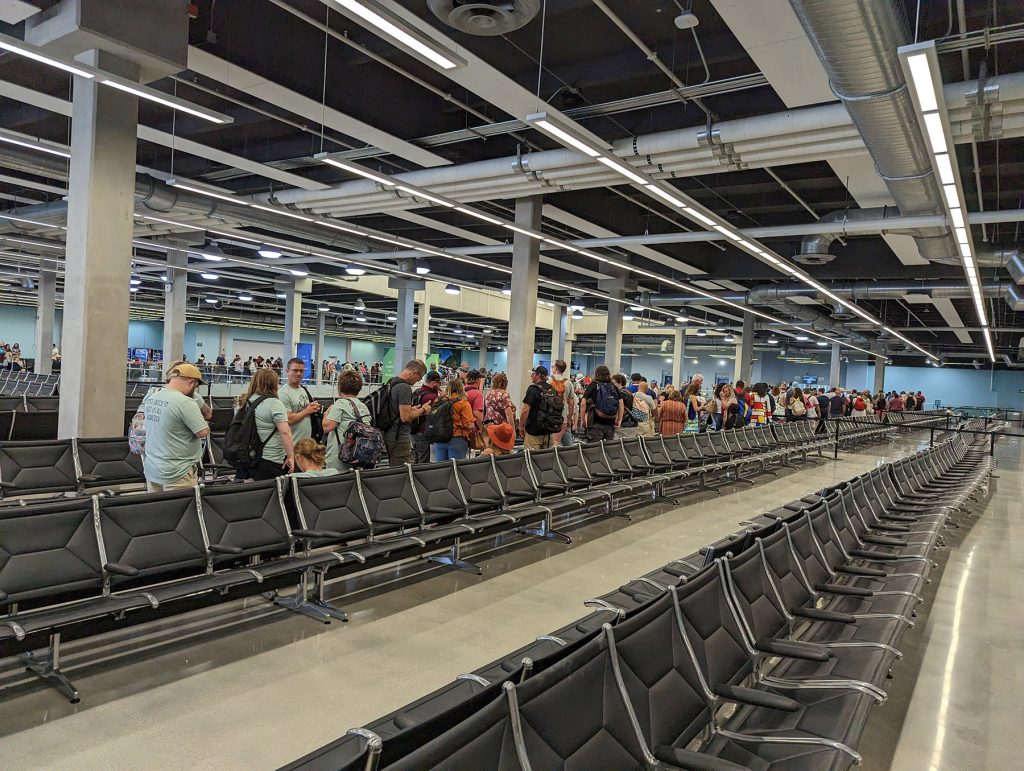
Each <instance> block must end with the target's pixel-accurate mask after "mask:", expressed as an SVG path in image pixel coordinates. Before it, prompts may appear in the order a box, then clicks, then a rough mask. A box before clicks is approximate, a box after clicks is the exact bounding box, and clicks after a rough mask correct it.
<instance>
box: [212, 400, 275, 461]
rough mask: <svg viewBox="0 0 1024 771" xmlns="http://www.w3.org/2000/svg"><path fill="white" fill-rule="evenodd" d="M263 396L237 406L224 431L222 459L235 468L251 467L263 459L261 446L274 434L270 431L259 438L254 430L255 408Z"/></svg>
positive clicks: (265, 444) (264, 445)
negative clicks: (262, 437)
mask: <svg viewBox="0 0 1024 771" xmlns="http://www.w3.org/2000/svg"><path fill="white" fill-rule="evenodd" d="M263 398H264V397H262V396H260V397H257V398H256V399H251V400H249V401H247V402H246V403H245V404H243V405H242V406H241V407H239V408H238V411H237V412H235V415H234V417H232V418H231V425H229V426H228V430H227V431H226V432H225V433H224V460H226V461H227V462H228V463H230V464H231V465H232V466H234V467H235V468H236V469H237V468H252V467H253V466H255V465H256V464H257V463H259V462H260V461H261V460H262V459H263V448H264V447H266V446H267V442H269V441H270V439H271V437H273V436H274V432H273V431H271V432H270V434H269V435H268V436H267V438H266V439H260V434H259V431H257V430H256V408H257V407H258V406H259V403H260V402H262V401H263Z"/></svg>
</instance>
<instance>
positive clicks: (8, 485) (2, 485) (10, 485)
mask: <svg viewBox="0 0 1024 771" xmlns="http://www.w3.org/2000/svg"><path fill="white" fill-rule="evenodd" d="M17 489H18V486H17V485H16V484H14V482H0V490H17Z"/></svg>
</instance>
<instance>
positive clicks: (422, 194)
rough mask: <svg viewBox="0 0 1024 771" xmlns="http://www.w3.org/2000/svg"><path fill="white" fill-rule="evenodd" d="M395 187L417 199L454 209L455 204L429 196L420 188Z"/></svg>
mask: <svg viewBox="0 0 1024 771" xmlns="http://www.w3.org/2000/svg"><path fill="white" fill-rule="evenodd" d="M396 187H397V188H398V189H399V190H401V191H402V192H404V193H408V194H409V195H415V196H417V197H419V198H425V199H426V200H428V201H432V202H433V203H436V204H440V205H441V206H447V207H448V208H449V209H454V208H455V204H454V203H452V202H451V201H446V200H444V199H443V198H438V197H437V196H436V195H431V194H430V193H427V192H425V191H423V190H422V189H420V188H412V187H407V186H406V185H396Z"/></svg>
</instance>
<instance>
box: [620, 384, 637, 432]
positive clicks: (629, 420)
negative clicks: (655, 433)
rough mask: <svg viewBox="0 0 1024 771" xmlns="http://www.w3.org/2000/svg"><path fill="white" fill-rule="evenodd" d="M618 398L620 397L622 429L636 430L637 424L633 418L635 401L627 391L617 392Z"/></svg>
mask: <svg viewBox="0 0 1024 771" xmlns="http://www.w3.org/2000/svg"><path fill="white" fill-rule="evenodd" d="M619 396H621V397H622V426H621V427H622V428H636V427H637V426H638V425H639V423H637V422H636V419H635V418H634V417H633V406H634V405H635V404H636V399H635V398H634V397H633V394H631V393H630V392H629V391H626V390H622V391H619Z"/></svg>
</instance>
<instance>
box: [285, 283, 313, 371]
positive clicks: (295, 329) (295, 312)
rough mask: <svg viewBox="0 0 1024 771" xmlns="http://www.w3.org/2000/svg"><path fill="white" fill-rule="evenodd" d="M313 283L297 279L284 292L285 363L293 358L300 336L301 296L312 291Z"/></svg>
mask: <svg viewBox="0 0 1024 771" xmlns="http://www.w3.org/2000/svg"><path fill="white" fill-rule="evenodd" d="M312 289H313V282H312V280H311V279H309V278H297V279H295V283H294V284H293V285H292V287H291V289H288V290H286V296H285V298H284V353H282V358H283V359H284V360H285V362H287V361H288V359H291V358H293V357H294V356H295V350H296V346H298V344H299V341H300V340H301V334H302V295H304V294H306V293H308V292H310V291H312Z"/></svg>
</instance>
